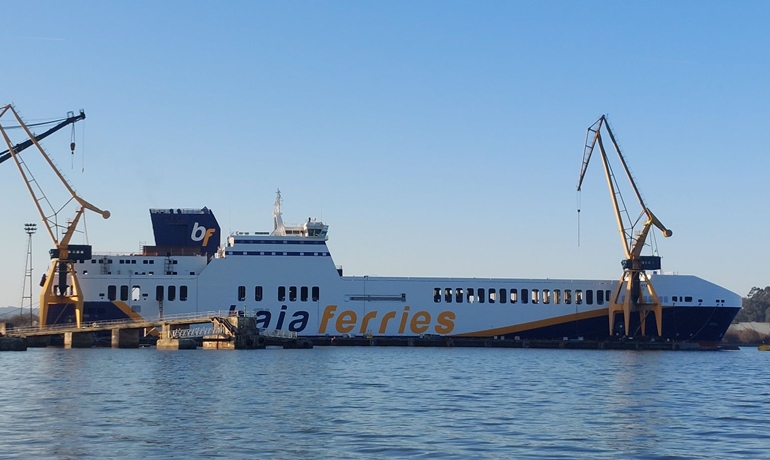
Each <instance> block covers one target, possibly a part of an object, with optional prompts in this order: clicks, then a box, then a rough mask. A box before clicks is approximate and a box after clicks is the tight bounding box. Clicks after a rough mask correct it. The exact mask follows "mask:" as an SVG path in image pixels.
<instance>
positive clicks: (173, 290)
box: [168, 286, 246, 300]
mask: <svg viewBox="0 0 770 460" xmlns="http://www.w3.org/2000/svg"><path fill="white" fill-rule="evenodd" d="M238 295H240V288H238ZM243 297H244V300H245V297H246V288H245V287H244V288H243ZM174 299H176V286H169V287H168V300H174Z"/></svg>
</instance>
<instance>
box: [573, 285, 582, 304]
mask: <svg viewBox="0 0 770 460" xmlns="http://www.w3.org/2000/svg"><path fill="white" fill-rule="evenodd" d="M575 303H576V304H578V305H580V304H581V303H583V291H581V290H580V289H575Z"/></svg>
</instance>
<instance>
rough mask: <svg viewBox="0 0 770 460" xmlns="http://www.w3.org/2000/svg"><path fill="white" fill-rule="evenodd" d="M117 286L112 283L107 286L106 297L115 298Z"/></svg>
mask: <svg viewBox="0 0 770 460" xmlns="http://www.w3.org/2000/svg"><path fill="white" fill-rule="evenodd" d="M117 292H118V291H117V288H116V287H115V286H114V285H109V286H107V299H109V300H115V299H116V298H117Z"/></svg>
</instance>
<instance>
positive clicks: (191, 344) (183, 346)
mask: <svg viewBox="0 0 770 460" xmlns="http://www.w3.org/2000/svg"><path fill="white" fill-rule="evenodd" d="M155 347H156V348H157V349H158V350H195V349H196V348H198V344H197V343H196V342H195V340H194V339H164V338H162V339H158V343H157V344H155Z"/></svg>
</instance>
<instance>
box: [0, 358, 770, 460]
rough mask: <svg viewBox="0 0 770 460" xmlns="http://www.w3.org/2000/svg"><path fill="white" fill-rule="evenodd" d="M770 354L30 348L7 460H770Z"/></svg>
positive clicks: (20, 370)
mask: <svg viewBox="0 0 770 460" xmlns="http://www.w3.org/2000/svg"><path fill="white" fill-rule="evenodd" d="M768 357H770V354H761V353H758V352H755V351H751V350H745V351H741V352H736V353H675V352H631V351H595V350H594V351H589V350H586V351H581V350H532V349H463V348H452V349H425V348H377V347H372V348H369V347H367V348H322V347H319V348H315V349H313V350H264V351H235V352H226V351H207V350H195V351H179V352H163V351H158V350H154V349H141V350H111V349H92V350H62V349H53V348H51V349H30V350H29V351H27V352H25V353H6V354H2V355H0V359H2V363H3V366H4V369H5V370H4V375H6V376H13V377H12V378H7V379H6V383H5V384H4V385H2V386H0V404H2V407H3V411H2V412H0V452H2V457H4V458H30V457H40V458H117V457H126V458H139V457H163V458H255V457H267V458H320V457H340V458H360V457H368V458H442V459H443V458H446V459H453V458H457V459H465V458H549V459H550V458H618V457H621V458H635V459H662V458H667V459H674V458H688V459H689V458H726V457H739V456H742V457H746V458H762V457H765V456H766V454H767V441H766V433H768V432H770V421H769V420H766V414H767V413H770V398H768V396H769V395H770V389H768V386H767V384H766V381H765V373H766V369H767V365H768V359H767V358H768Z"/></svg>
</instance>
